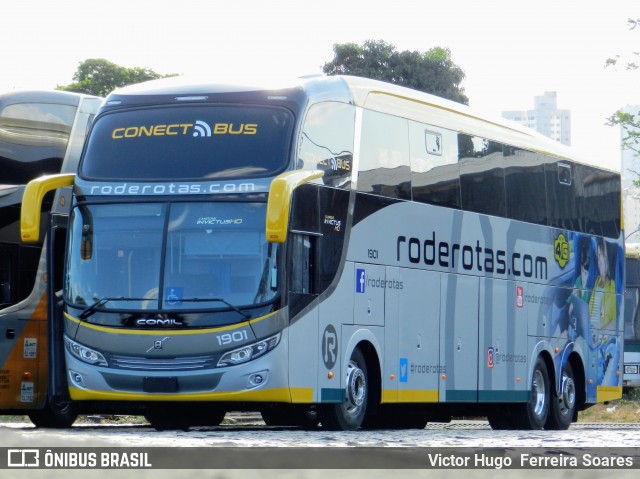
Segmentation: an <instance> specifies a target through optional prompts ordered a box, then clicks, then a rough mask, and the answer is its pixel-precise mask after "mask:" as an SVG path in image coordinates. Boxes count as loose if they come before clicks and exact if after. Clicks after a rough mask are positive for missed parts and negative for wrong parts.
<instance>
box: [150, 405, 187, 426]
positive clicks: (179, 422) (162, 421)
mask: <svg viewBox="0 0 640 479" xmlns="http://www.w3.org/2000/svg"><path fill="white" fill-rule="evenodd" d="M144 418H145V419H146V420H147V421H148V422H149V424H151V427H152V428H154V429H155V430H157V431H172V430H182V431H188V430H189V427H191V422H190V420H189V416H188V415H187V414H184V411H183V410H182V408H176V409H171V408H170V407H168V406H164V405H151V406H147V408H146V410H145V413H144Z"/></svg>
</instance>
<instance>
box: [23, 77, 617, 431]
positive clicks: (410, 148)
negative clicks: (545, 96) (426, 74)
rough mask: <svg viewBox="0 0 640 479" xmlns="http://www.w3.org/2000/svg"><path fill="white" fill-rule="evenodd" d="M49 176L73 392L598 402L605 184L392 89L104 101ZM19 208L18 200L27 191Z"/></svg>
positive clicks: (480, 122)
mask: <svg viewBox="0 0 640 479" xmlns="http://www.w3.org/2000/svg"><path fill="white" fill-rule="evenodd" d="M61 184H64V185H73V205H72V209H71V213H70V217H69V234H68V247H67V252H66V261H65V273H64V288H63V306H62V308H63V315H62V317H63V321H64V342H65V345H66V355H65V359H66V365H65V366H66V370H67V380H68V383H69V394H70V396H71V398H72V399H73V400H74V401H88V402H91V401H120V402H123V403H127V402H130V403H139V404H143V405H145V406H146V407H147V409H146V416H147V418H148V419H149V421H150V422H151V423H152V425H153V426H155V427H157V428H170V427H188V426H189V425H192V424H193V423H194V421H207V422H209V423H210V424H216V423H219V422H220V421H221V420H222V417H223V416H224V414H225V412H226V411H228V410H230V409H236V408H244V409H246V408H252V409H254V410H259V411H262V413H263V417H264V418H265V421H266V422H267V424H300V425H304V424H314V423H315V424H318V423H320V424H321V425H322V426H323V427H324V428H327V429H345V430H351V429H357V428H360V427H418V428H422V427H424V426H425V424H426V422H427V421H429V420H440V421H442V420H447V419H449V418H450V417H451V416H452V415H456V414H461V413H464V414H484V415H487V416H488V418H489V421H490V424H491V426H492V427H493V428H496V429H513V428H524V429H542V428H546V429H565V428H567V427H569V425H570V423H571V422H572V421H573V420H575V418H576V415H577V412H578V411H579V410H581V409H583V408H586V407H587V406H589V405H590V404H593V403H596V402H599V401H606V400H611V399H615V398H618V397H620V396H621V394H622V377H621V364H622V361H621V350H622V320H621V318H622V307H623V301H622V299H623V294H622V290H623V285H624V281H623V271H624V267H623V265H624V251H623V243H624V241H623V238H624V236H623V229H622V219H621V214H620V178H619V175H618V174H617V173H614V172H611V171H606V170H603V169H600V168H597V167H594V166H589V165H586V164H582V163H580V162H578V161H577V160H576V159H574V157H573V156H572V153H571V152H570V150H568V149H565V148H564V147H562V146H560V145H558V144H557V143H555V142H552V141H551V140H548V139H546V138H543V137H541V136H540V135H538V134H536V133H534V132H532V131H530V130H526V129H524V128H521V127H520V126H518V125H515V124H512V123H507V122H505V121H503V120H499V119H488V118H485V117H483V116H480V115H479V114H477V113H476V112H474V111H473V110H472V109H470V108H468V107H465V106H463V105H459V104H456V103H452V102H449V101H446V100H443V99H440V98H436V97H433V96H430V95H427V94H423V93H419V92H416V91H412V90H410V89H406V88H401V87H398V86H394V85H389V84H385V83H380V82H376V81H371V80H365V79H360V78H354V77H319V78H311V79H303V80H296V81H295V82H291V83H283V84H279V85H275V84H265V85H261V86H255V85H251V84H247V85H242V84H217V85H212V84H189V85H187V84H184V83H178V82H176V81H175V80H169V81H167V80H164V81H160V82H151V83H148V84H142V85H139V86H132V87H127V88H124V89H122V90H119V91H116V92H114V93H113V94H111V95H110V96H109V97H108V98H107V100H106V101H105V104H104V106H103V107H102V108H101V110H100V111H99V113H98V115H97V116H96V119H95V122H94V123H93V126H92V129H91V132H90V133H89V137H88V140H87V143H86V146H85V149H84V152H83V156H82V159H81V162H80V166H79V169H78V172H77V175H75V176H74V175H66V176H53V177H48V178H47V177H45V178H41V179H38V180H34V181H33V182H31V183H30V185H29V188H28V192H27V193H28V194H25V203H24V205H23V218H22V221H23V224H22V226H23V239H24V240H26V241H30V240H31V239H33V238H36V237H38V236H39V232H38V225H39V224H40V222H39V214H38V212H39V206H38V205H39V201H40V198H41V197H42V195H43V194H44V192H46V191H48V190H50V189H53V188H57V187H59V186H60V185H61ZM27 199H28V201H27Z"/></svg>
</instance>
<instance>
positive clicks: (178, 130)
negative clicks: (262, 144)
mask: <svg viewBox="0 0 640 479" xmlns="http://www.w3.org/2000/svg"><path fill="white" fill-rule="evenodd" d="M257 133H258V124H257V123H240V124H234V123H214V124H212V125H210V124H209V123H207V122H204V121H202V120H196V122H195V123H170V124H159V125H137V126H128V127H119V128H114V129H113V131H112V132H111V138H112V139H114V140H124V139H130V138H140V137H153V136H193V137H195V138H199V137H201V138H206V137H211V136H215V135H255V134H257Z"/></svg>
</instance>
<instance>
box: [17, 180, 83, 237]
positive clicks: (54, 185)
mask: <svg viewBox="0 0 640 479" xmlns="http://www.w3.org/2000/svg"><path fill="white" fill-rule="evenodd" d="M75 177H76V175H75V174H72V173H70V174H59V175H50V176H41V177H40V178H36V179H35V180H31V181H30V182H29V183H28V184H27V187H26V188H25V190H24V195H23V196H22V208H21V209H20V236H21V238H22V241H24V242H25V243H36V242H37V241H38V240H39V239H40V209H41V208H42V200H43V199H44V195H46V194H47V193H48V192H49V191H51V190H56V189H58V188H62V187H64V186H71V185H73V180H74V178H75Z"/></svg>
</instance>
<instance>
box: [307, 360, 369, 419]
mask: <svg viewBox="0 0 640 479" xmlns="http://www.w3.org/2000/svg"><path fill="white" fill-rule="evenodd" d="M346 379H347V391H346V393H347V394H346V398H345V400H344V401H343V402H342V403H340V404H327V405H323V406H322V407H321V408H320V410H319V413H320V422H321V423H322V427H323V428H324V429H329V430H332V431H353V430H355V429H358V428H359V427H360V426H361V425H362V421H363V420H364V416H365V414H366V412H367V402H368V400H369V378H368V375H367V364H366V362H365V359H364V355H363V354H362V352H361V351H360V349H357V348H356V349H355V350H354V351H353V354H352V355H351V359H350V360H349V364H347V374H346Z"/></svg>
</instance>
